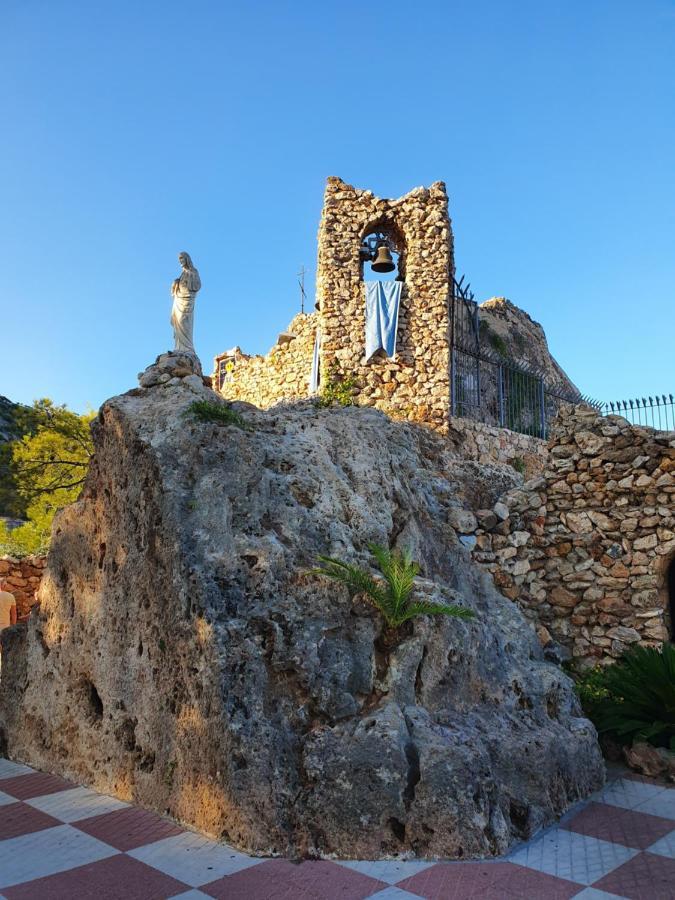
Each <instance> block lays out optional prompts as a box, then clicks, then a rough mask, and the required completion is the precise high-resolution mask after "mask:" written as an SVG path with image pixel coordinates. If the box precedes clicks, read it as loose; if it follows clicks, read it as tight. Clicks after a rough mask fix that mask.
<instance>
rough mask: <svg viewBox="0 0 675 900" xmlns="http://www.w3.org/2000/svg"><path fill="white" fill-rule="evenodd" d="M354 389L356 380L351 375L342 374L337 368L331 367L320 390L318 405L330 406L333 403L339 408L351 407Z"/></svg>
mask: <svg viewBox="0 0 675 900" xmlns="http://www.w3.org/2000/svg"><path fill="white" fill-rule="evenodd" d="M355 387H356V378H355V377H354V376H353V375H344V374H342V373H341V372H340V370H339V368H338V367H337V366H336V365H333V366H331V368H330V369H329V370H328V378H327V379H326V382H325V384H324V385H323V387H322V388H321V396H320V397H319V400H318V404H319V406H322V407H325V406H332V405H333V403H337V404H338V405H339V406H353V405H354V388H355Z"/></svg>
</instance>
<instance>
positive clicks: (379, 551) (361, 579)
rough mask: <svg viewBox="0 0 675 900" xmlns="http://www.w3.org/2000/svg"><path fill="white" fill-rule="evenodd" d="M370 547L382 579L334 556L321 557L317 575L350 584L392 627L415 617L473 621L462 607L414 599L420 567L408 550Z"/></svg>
mask: <svg viewBox="0 0 675 900" xmlns="http://www.w3.org/2000/svg"><path fill="white" fill-rule="evenodd" d="M368 548H369V550H370V552H371V553H372V554H373V556H374V558H375V562H376V564H377V567H378V569H379V570H380V572H381V575H382V577H381V578H375V577H374V576H373V575H371V574H370V572H368V571H367V570H366V569H361V568H359V567H358V566H354V565H351V564H349V563H346V562H343V561H342V560H340V559H336V558H335V557H331V556H320V557H319V562H320V563H321V565H320V566H319V567H318V568H316V569H314V570H313V573H314V574H316V575H323V576H325V577H326V578H332V579H333V580H334V581H339V582H341V583H342V584H346V585H347V587H348V588H349V590H350V591H351V593H352V594H354V595H356V594H362V595H363V596H364V597H366V599H367V600H368V601H369V602H370V603H371V604H372V605H373V606H374V607H376V609H378V610H379V611H380V612H381V613H382V617H383V618H384V621H385V623H386V625H387V627H388V628H392V629H394V628H398V627H400V626H401V625H403V623H404V622H407V621H408V620H409V619H413V618H415V616H438V615H443V616H453V617H455V618H459V619H471V618H473V615H474V614H473V612H472V611H471V610H470V609H465V608H464V607H462V606H451V605H449V604H445V603H430V602H428V601H426V600H414V599H413V592H414V589H415V578H416V577H417V575H418V574H419V571H420V567H419V565H418V564H417V563H416V562H414V561H413V559H412V556H411V554H410V552H409V551H408V550H404V551H403V552H402V553H401V552H398V551H396V550H394V551H392V550H387V549H386V548H385V547H379V546H378V545H377V544H369V545H368Z"/></svg>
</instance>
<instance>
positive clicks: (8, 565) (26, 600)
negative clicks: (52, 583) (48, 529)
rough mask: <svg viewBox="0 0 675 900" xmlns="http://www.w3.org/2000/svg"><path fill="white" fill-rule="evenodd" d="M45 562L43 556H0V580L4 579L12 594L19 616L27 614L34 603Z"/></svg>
mask: <svg viewBox="0 0 675 900" xmlns="http://www.w3.org/2000/svg"><path fill="white" fill-rule="evenodd" d="M46 563H47V560H46V557H44V556H26V557H24V558H23V559H15V558H14V557H13V556H0V580H4V582H5V584H6V590H8V591H10V592H11V593H12V594H14V597H15V599H16V606H17V612H18V615H19V618H21V617H22V616H27V615H28V613H29V612H30V609H31V607H32V606H33V604H34V603H35V592H36V591H37V589H38V587H39V586H40V580H41V579H42V573H43V571H44V568H45V565H46Z"/></svg>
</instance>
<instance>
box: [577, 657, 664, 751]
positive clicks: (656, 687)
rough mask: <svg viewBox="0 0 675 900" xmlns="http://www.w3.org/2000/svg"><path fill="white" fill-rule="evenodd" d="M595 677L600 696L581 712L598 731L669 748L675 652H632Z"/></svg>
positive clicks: (581, 693)
mask: <svg viewBox="0 0 675 900" xmlns="http://www.w3.org/2000/svg"><path fill="white" fill-rule="evenodd" d="M593 678H594V679H595V686H597V688H599V689H600V691H599V693H598V694H597V695H596V696H595V697H594V699H593V701H592V702H591V703H589V704H585V707H584V708H585V709H586V712H587V714H588V715H589V716H590V718H591V719H592V721H593V722H594V724H595V726H596V728H597V729H598V731H599V732H601V733H605V734H607V733H609V734H615V735H617V737H619V738H620V739H622V740H626V741H628V742H630V741H632V740H636V739H637V740H646V741H648V742H649V743H652V744H655V745H657V746H668V745H669V743H670V742H671V741H672V740H673V737H675V647H673V646H672V645H671V644H664V645H663V647H662V648H661V649H660V650H659V649H656V648H654V647H640V646H638V647H633V648H632V649H630V650H628V651H627V652H626V653H625V654H624V655H623V656H622V657H621V659H620V660H619V661H618V662H617V663H615V664H614V665H612V666H608V667H607V668H606V669H603V670H602V671H601V672H599V673H596V674H595V675H594V676H593ZM580 696H581V697H582V700H583V699H584V692H583V689H582V690H581V691H580Z"/></svg>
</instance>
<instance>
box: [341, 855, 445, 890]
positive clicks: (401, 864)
mask: <svg viewBox="0 0 675 900" xmlns="http://www.w3.org/2000/svg"><path fill="white" fill-rule="evenodd" d="M335 862H337V863H338V864H339V865H341V866H346V867H347V868H348V869H353V870H354V871H355V872H360V873H361V875H368V876H370V878H377V879H378V881H386V882H387V884H398V882H399V881H403V879H404V878H412V876H413V875H417V873H418V872H423V871H424V869H428V868H430V867H431V866H434V865H436V863H435V862H426V861H424V860H402V859H381V860H375V861H374V862H370V861H369V860H362V859H357V860H353V861H352V860H348V861H341V860H337V859H336V860H335Z"/></svg>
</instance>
